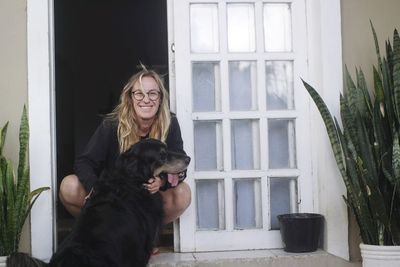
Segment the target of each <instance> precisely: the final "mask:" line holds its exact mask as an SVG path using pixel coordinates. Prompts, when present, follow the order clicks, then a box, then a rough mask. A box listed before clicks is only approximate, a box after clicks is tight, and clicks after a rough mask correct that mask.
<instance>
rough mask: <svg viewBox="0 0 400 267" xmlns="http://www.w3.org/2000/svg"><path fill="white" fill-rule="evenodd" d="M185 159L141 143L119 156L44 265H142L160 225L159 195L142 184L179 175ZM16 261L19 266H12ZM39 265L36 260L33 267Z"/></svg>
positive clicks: (159, 145)
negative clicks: (155, 178) (60, 243)
mask: <svg viewBox="0 0 400 267" xmlns="http://www.w3.org/2000/svg"><path fill="white" fill-rule="evenodd" d="M189 162H190V158H189V157H188V156H186V155H184V154H180V153H174V152H171V151H168V150H167V147H166V146H165V144H163V143H162V142H160V141H158V140H154V139H145V140H142V141H140V142H139V143H137V144H135V145H133V146H132V147H131V148H130V149H129V150H127V151H126V152H124V153H122V154H121V155H120V156H119V158H118V159H117V161H116V164H115V169H114V170H113V171H112V172H111V173H110V174H106V175H105V176H106V177H102V178H101V179H99V181H98V182H97V183H96V185H95V187H94V190H93V193H92V194H91V196H90V199H89V200H88V201H87V203H86V204H85V206H84V208H83V209H82V212H81V214H80V216H79V218H78V220H77V222H76V224H75V226H74V228H73V230H72V233H71V234H70V236H69V237H67V239H66V240H65V241H64V242H63V244H62V245H61V246H60V248H59V250H58V251H57V252H56V253H55V254H54V255H53V257H52V258H51V260H50V263H49V266H60V267H100V266H104V267H111V266H113V267H114V266H115V267H123V266H129V267H132V266H146V264H147V263H148V261H149V258H150V255H151V252H152V249H153V244H154V241H155V240H156V239H157V233H158V232H159V229H160V227H161V224H162V219H163V206H162V200H161V195H160V194H159V193H156V194H150V193H149V192H148V191H147V190H146V189H145V188H144V187H143V184H145V183H146V182H147V180H148V179H149V178H150V177H154V176H161V177H163V176H164V177H165V176H166V175H162V174H163V173H164V174H165V173H169V174H179V173H182V172H185V170H186V168H187V165H188V164H189ZM23 257H24V256H23V255H22V254H15V255H12V256H10V257H9V259H8V265H7V266H10V267H13V266H28V265H21V264H20V263H21V261H22V260H25V261H26V262H27V260H26V259H22V258H23ZM18 261H19V263H18ZM31 266H45V265H39V264H38V263H37V261H36V262H35V265H31Z"/></svg>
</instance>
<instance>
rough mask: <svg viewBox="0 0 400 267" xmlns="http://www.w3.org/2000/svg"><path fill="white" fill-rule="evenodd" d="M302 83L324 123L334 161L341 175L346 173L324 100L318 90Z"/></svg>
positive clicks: (336, 135) (333, 125) (341, 153)
mask: <svg viewBox="0 0 400 267" xmlns="http://www.w3.org/2000/svg"><path fill="white" fill-rule="evenodd" d="M302 81H303V84H304V87H305V88H306V90H307V91H308V93H309V94H310V96H311V98H312V99H313V101H314V103H315V104H316V106H317V108H318V110H319V112H320V114H321V117H322V120H323V121H324V123H325V127H326V129H327V131H328V137H329V141H330V143H331V146H332V150H333V154H334V156H335V160H336V163H337V165H338V168H339V171H340V173H341V174H342V176H345V175H346V168H345V162H344V159H343V151H342V147H341V145H340V140H339V137H338V134H337V131H336V127H335V123H334V121H333V118H332V115H331V113H330V112H329V109H328V107H327V106H326V104H325V102H324V101H323V100H322V98H321V96H320V95H319V94H318V92H317V91H316V90H315V89H314V88H313V87H312V86H311V85H309V84H308V83H306V82H305V81H304V80H302Z"/></svg>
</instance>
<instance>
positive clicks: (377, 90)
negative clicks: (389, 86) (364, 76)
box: [373, 66, 385, 116]
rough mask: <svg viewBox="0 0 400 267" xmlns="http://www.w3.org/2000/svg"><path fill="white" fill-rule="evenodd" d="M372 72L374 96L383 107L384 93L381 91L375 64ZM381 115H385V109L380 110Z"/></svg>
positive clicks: (379, 78)
mask: <svg viewBox="0 0 400 267" xmlns="http://www.w3.org/2000/svg"><path fill="white" fill-rule="evenodd" d="M373 73H374V88H375V97H376V99H377V100H378V103H379V105H380V106H382V107H383V102H384V100H385V94H384V91H383V84H382V80H381V76H380V75H379V73H378V71H377V70H376V68H375V66H373ZM381 112H382V114H383V116H384V115H385V111H384V110H381Z"/></svg>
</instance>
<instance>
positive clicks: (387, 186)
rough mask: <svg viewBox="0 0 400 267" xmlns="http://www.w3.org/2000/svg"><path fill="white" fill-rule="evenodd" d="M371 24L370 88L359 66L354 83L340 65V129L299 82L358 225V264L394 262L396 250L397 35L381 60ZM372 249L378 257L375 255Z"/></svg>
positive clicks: (399, 199) (399, 164)
mask: <svg viewBox="0 0 400 267" xmlns="http://www.w3.org/2000/svg"><path fill="white" fill-rule="evenodd" d="M371 27H372V33H373V36H374V40H375V46H376V53H377V57H378V65H377V66H376V67H375V66H374V67H373V77H374V90H373V93H370V92H369V91H368V88H367V86H366V81H365V78H364V75H363V72H362V71H361V70H356V83H355V82H354V81H353V79H352V78H351V76H350V74H349V72H348V70H347V68H346V73H345V75H346V84H347V91H346V92H345V93H344V95H341V96H340V116H341V121H342V125H343V126H342V127H340V125H339V123H338V122H337V120H336V119H334V118H333V117H332V115H331V114H330V112H329V110H328V108H327V106H326V105H325V103H324V101H323V100H322V98H321V97H320V96H319V94H318V93H317V92H316V90H315V89H314V88H313V87H311V86H310V85H309V84H307V83H306V82H304V81H303V83H304V86H305V88H306V89H307V91H308V92H309V94H310V96H311V97H312V99H313V100H314V102H315V104H316V106H317V107H318V110H319V112H320V114H321V116H322V119H323V121H324V123H325V126H326V128H327V131H328V135H329V140H330V143H331V146H332V149H333V153H334V156H335V159H336V163H337V166H338V168H339V170H340V173H341V175H342V178H343V181H344V183H345V186H346V189H347V196H344V197H343V198H344V201H345V202H346V204H347V205H348V206H349V208H350V210H351V211H352V212H353V213H354V215H355V218H356V221H357V223H358V226H359V228H360V234H361V238H362V242H363V244H361V245H360V248H361V253H362V257H363V266H365V267H366V266H400V254H397V256H396V255H394V253H396V251H397V253H400V246H399V245H400V145H399V138H400V137H399V136H400V132H399V131H400V129H399V128H400V38H399V35H398V32H397V30H395V31H394V37H393V46H392V45H391V43H390V42H389V41H387V42H386V57H383V58H381V56H380V52H379V46H378V41H377V37H376V32H375V30H374V28H373V26H372V23H371ZM371 249H372V250H373V252H372V253H371ZM375 249H378V250H382V251H383V253H384V256H383V257H381V256H376V255H378V254H377V253H378V252H376V251H375ZM384 260H389V261H388V263H387V264H388V265H384V263H383V261H384Z"/></svg>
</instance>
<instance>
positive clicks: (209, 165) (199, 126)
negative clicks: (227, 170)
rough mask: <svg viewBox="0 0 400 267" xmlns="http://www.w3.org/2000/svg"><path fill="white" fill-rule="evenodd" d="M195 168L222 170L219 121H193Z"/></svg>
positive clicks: (200, 169)
mask: <svg viewBox="0 0 400 267" xmlns="http://www.w3.org/2000/svg"><path fill="white" fill-rule="evenodd" d="M194 154H195V162H194V164H195V167H194V168H195V170H196V171H211V170H222V168H223V167H222V138H221V122H220V121H195V122H194Z"/></svg>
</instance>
